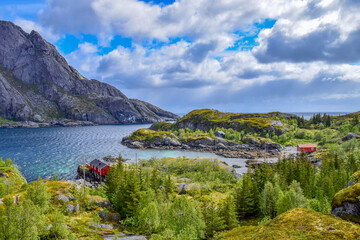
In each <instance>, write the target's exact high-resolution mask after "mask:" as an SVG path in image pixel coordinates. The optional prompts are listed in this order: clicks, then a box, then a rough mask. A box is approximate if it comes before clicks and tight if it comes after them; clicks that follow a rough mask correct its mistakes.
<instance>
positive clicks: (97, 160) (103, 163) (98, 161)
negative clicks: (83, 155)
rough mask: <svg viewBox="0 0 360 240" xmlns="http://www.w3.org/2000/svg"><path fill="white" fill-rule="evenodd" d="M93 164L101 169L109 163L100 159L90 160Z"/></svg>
mask: <svg viewBox="0 0 360 240" xmlns="http://www.w3.org/2000/svg"><path fill="white" fill-rule="evenodd" d="M90 164H91V165H93V166H94V167H97V168H99V169H102V168H104V167H106V166H107V164H106V163H105V162H103V161H101V160H99V159H94V160H92V161H91V162H90Z"/></svg>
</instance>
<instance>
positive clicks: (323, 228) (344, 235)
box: [220, 208, 360, 240]
mask: <svg viewBox="0 0 360 240" xmlns="http://www.w3.org/2000/svg"><path fill="white" fill-rule="evenodd" d="M359 238H360V225H357V224H355V223H351V222H348V221H345V220H342V219H339V218H335V217H334V216H332V215H329V214H323V213H318V212H315V211H313V210H309V209H301V208H297V209H293V210H290V211H288V212H286V213H284V214H282V215H280V216H278V217H276V218H274V219H273V220H271V221H269V222H268V223H266V224H264V225H259V226H243V227H237V228H235V229H233V230H231V231H228V232H225V233H223V234H222V237H221V238H220V239H223V240H247V239H249V240H250V239H269V240H270V239H274V240H280V239H292V240H297V239H349V240H350V239H359Z"/></svg>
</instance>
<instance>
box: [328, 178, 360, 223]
mask: <svg viewBox="0 0 360 240" xmlns="http://www.w3.org/2000/svg"><path fill="white" fill-rule="evenodd" d="M331 205H332V211H331V213H332V214H334V215H335V216H338V217H341V218H343V219H345V220H349V221H352V222H356V223H360V171H358V172H356V173H354V175H353V180H351V181H350V182H349V183H348V184H347V185H346V188H344V189H342V190H340V191H339V192H338V193H336V194H335V196H334V198H333V201H332V204H331Z"/></svg>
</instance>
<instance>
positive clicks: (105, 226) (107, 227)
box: [100, 223, 114, 230]
mask: <svg viewBox="0 0 360 240" xmlns="http://www.w3.org/2000/svg"><path fill="white" fill-rule="evenodd" d="M100 228H102V229H107V230H112V229H114V227H113V226H112V225H111V224H104V223H103V224H100Z"/></svg>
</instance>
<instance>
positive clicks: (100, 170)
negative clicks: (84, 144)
mask: <svg viewBox="0 0 360 240" xmlns="http://www.w3.org/2000/svg"><path fill="white" fill-rule="evenodd" d="M86 166H87V167H88V168H90V169H91V170H93V171H94V172H96V173H97V174H99V175H100V176H105V175H106V174H108V172H109V168H110V166H109V165H108V164H106V163H105V162H104V161H102V160H99V159H94V160H92V161H91V162H90V163H88V164H86Z"/></svg>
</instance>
